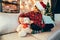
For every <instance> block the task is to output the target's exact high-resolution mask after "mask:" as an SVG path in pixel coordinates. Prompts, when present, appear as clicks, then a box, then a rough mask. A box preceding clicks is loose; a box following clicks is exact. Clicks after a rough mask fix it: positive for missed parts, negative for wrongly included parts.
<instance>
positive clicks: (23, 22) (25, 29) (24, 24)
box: [16, 17, 31, 37]
mask: <svg viewBox="0 0 60 40" xmlns="http://www.w3.org/2000/svg"><path fill="white" fill-rule="evenodd" d="M19 21H20V24H19V26H18V27H17V30H16V31H17V32H18V35H19V36H21V37H23V36H26V35H27V33H31V29H30V19H29V18H28V17H20V18H19Z"/></svg>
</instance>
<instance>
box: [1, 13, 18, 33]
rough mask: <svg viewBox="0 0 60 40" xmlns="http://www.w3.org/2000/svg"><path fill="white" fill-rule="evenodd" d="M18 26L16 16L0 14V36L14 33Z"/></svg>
mask: <svg viewBox="0 0 60 40" xmlns="http://www.w3.org/2000/svg"><path fill="white" fill-rule="evenodd" d="M17 26H18V14H5V13H3V14H0V34H5V33H10V32H15V29H16V28H17Z"/></svg>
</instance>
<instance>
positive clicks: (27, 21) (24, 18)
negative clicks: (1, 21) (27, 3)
mask: <svg viewBox="0 0 60 40" xmlns="http://www.w3.org/2000/svg"><path fill="white" fill-rule="evenodd" d="M19 21H20V23H22V24H25V23H26V24H30V19H29V18H28V17H20V18H19Z"/></svg>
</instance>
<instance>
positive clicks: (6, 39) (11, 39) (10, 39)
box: [0, 14, 60, 40]
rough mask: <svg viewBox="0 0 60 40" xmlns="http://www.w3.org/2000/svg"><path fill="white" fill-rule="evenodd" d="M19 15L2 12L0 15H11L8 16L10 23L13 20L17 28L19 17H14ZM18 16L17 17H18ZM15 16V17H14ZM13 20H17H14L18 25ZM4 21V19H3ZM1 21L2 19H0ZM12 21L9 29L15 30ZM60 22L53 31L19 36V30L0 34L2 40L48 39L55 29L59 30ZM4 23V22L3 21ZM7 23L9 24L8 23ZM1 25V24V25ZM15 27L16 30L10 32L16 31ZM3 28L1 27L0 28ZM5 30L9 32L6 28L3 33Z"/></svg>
mask: <svg viewBox="0 0 60 40" xmlns="http://www.w3.org/2000/svg"><path fill="white" fill-rule="evenodd" d="M18 15H19V14H0V17H1V16H2V17H7V16H9V17H11V18H9V17H7V18H8V20H9V23H10V22H11V23H12V24H13V25H14V27H15V28H16V27H17V25H18V23H17V21H16V20H17V19H14V18H17V17H18ZM16 16H17V17H16ZM12 17H13V18H12ZM11 20H13V21H14V20H15V21H14V23H17V25H15V24H14V23H13V21H11ZM2 21H3V20H2ZM0 22H1V21H0ZM5 22H7V21H5ZM11 23H10V25H9V27H8V29H10V27H11V29H12V30H13V28H12V24H11ZM59 23H60V22H59ZM59 23H56V26H55V27H54V28H53V29H52V31H51V32H43V33H38V34H32V35H28V36H27V37H19V36H18V34H17V32H15V33H9V34H5V35H2V36H0V40H48V38H50V35H52V34H53V33H54V32H55V31H57V30H59V29H60V27H59V25H60V24H59ZM2 24H3V23H2ZM2 24H1V25H2ZM6 25H7V24H6ZM0 27H1V26H0ZM5 27H6V26H3V28H5ZM15 28H14V30H13V31H12V30H9V32H14V31H15ZM0 30H1V29H0ZM5 32H7V33H8V31H7V30H5V31H4V32H2V33H5Z"/></svg>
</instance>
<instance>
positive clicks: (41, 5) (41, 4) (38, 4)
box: [34, 1, 46, 11]
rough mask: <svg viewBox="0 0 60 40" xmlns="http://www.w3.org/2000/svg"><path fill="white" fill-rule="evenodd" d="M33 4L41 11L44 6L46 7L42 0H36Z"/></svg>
mask: <svg viewBox="0 0 60 40" xmlns="http://www.w3.org/2000/svg"><path fill="white" fill-rule="evenodd" d="M34 5H35V6H36V7H37V8H38V9H39V10H40V11H43V10H45V8H46V5H45V4H44V3H43V2H39V1H37V2H36V3H35V4H34Z"/></svg>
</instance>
